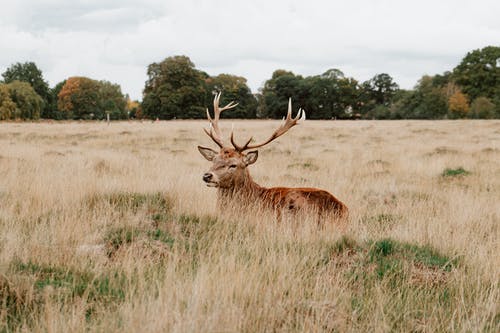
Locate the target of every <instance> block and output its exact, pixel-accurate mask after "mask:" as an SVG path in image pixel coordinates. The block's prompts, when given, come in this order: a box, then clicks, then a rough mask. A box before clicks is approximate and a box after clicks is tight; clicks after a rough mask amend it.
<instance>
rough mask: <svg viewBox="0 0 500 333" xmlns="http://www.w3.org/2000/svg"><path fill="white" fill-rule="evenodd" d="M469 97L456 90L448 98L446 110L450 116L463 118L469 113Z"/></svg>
mask: <svg viewBox="0 0 500 333" xmlns="http://www.w3.org/2000/svg"><path fill="white" fill-rule="evenodd" d="M469 109H470V106H469V99H468V98H467V96H466V95H465V94H464V93H462V92H461V91H460V90H457V91H456V92H455V93H454V94H453V95H451V96H450V98H449V99H448V110H449V111H450V116H451V117H452V118H464V117H466V116H467V115H468V113H469Z"/></svg>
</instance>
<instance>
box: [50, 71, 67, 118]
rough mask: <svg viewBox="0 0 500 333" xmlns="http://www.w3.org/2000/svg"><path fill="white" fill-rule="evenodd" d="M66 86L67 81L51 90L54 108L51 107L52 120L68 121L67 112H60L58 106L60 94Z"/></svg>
mask: <svg viewBox="0 0 500 333" xmlns="http://www.w3.org/2000/svg"><path fill="white" fill-rule="evenodd" d="M65 84H66V80H63V81H61V82H59V83H57V84H56V85H55V86H54V88H52V89H51V90H50V93H51V94H52V96H53V98H52V106H51V110H52V119H56V120H62V119H67V114H66V112H64V111H61V110H59V107H58V105H57V101H58V96H59V93H60V92H61V89H62V88H63V87H64V85H65Z"/></svg>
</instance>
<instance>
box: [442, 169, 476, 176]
mask: <svg viewBox="0 0 500 333" xmlns="http://www.w3.org/2000/svg"><path fill="white" fill-rule="evenodd" d="M470 174H471V172H470V171H467V170H465V169H464V168H462V167H460V168H456V169H450V168H446V169H444V171H443V172H442V173H441V176H442V177H445V178H446V177H461V176H467V175H470Z"/></svg>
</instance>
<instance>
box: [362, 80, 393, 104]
mask: <svg viewBox="0 0 500 333" xmlns="http://www.w3.org/2000/svg"><path fill="white" fill-rule="evenodd" d="M362 87H363V90H364V93H365V94H366V96H367V97H368V100H372V101H373V102H374V104H376V105H377V104H378V105H385V106H389V104H390V102H391V99H392V97H393V96H394V94H395V93H396V91H397V90H398V89H399V86H398V84H397V83H396V82H394V80H393V79H392V77H391V76H390V75H389V74H386V73H382V74H377V75H375V76H374V77H373V78H371V79H370V80H368V81H365V82H364V83H363V85H362Z"/></svg>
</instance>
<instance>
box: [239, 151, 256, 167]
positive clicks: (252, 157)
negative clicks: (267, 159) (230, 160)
mask: <svg viewBox="0 0 500 333" xmlns="http://www.w3.org/2000/svg"><path fill="white" fill-rule="evenodd" d="M257 157H259V152H258V151H257V150H253V151H250V152H248V153H247V154H246V155H245V157H243V162H245V165H250V164H254V163H255V162H256V161H257Z"/></svg>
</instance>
